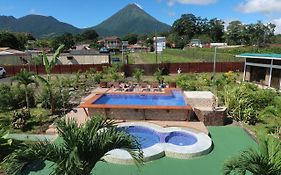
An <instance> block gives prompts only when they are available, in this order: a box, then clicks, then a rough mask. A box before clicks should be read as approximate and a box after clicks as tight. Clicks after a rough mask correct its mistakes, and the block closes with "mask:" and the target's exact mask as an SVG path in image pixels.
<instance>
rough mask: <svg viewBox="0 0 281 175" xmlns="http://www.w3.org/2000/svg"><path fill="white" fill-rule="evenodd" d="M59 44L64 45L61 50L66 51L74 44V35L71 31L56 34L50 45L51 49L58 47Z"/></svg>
mask: <svg viewBox="0 0 281 175" xmlns="http://www.w3.org/2000/svg"><path fill="white" fill-rule="evenodd" d="M60 45H64V48H63V50H62V51H63V52H67V51H68V50H69V49H70V48H72V47H73V46H74V45H75V42H74V37H73V35H72V34H71V33H64V34H63V35H62V36H58V37H56V38H54V39H53V41H52V42H51V46H52V48H53V50H56V49H57V48H59V46H60Z"/></svg>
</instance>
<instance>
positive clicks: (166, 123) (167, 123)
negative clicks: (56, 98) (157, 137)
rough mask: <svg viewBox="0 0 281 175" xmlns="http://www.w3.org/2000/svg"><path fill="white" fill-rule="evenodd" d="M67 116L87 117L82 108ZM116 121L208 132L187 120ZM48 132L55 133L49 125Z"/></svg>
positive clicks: (80, 121) (203, 126) (74, 117)
mask: <svg viewBox="0 0 281 175" xmlns="http://www.w3.org/2000/svg"><path fill="white" fill-rule="evenodd" d="M66 117H67V118H69V119H70V118H72V119H75V120H76V121H77V122H78V124H83V123H85V122H86V121H87V120H88V119H89V117H88V116H87V115H86V113H85V111H84V109H82V108H74V109H73V110H72V111H71V112H69V113H68V114H67V115H66ZM115 121H116V122H117V123H123V122H148V123H153V124H156V125H159V126H162V127H183V128H190V129H194V130H197V131H199V132H203V133H205V134H209V131H208V129H207V127H206V126H205V125H204V123H203V122H189V121H158V120H144V121H139V120H138V121H136V120H115ZM46 133H48V134H56V130H55V127H54V126H53V125H51V126H50V127H49V129H48V130H47V131H46Z"/></svg>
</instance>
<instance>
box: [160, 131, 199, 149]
mask: <svg viewBox="0 0 281 175" xmlns="http://www.w3.org/2000/svg"><path fill="white" fill-rule="evenodd" d="M165 142H166V143H171V144H174V145H178V146H187V145H193V144H195V143H196V142H197V139H196V137H195V136H194V135H192V134H188V133H184V132H171V133H170V134H169V135H168V136H167V137H166V138H165Z"/></svg>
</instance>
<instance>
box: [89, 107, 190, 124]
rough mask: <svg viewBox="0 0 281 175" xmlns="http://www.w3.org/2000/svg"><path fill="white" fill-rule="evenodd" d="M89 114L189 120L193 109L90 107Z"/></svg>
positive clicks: (141, 118) (119, 118) (120, 118)
mask: <svg viewBox="0 0 281 175" xmlns="http://www.w3.org/2000/svg"><path fill="white" fill-rule="evenodd" d="M88 111H89V116H93V115H95V114H102V115H105V116H106V117H108V118H111V119H117V120H165V121H189V120H190V116H191V114H192V111H191V110H165V109H96V108H89V110H88Z"/></svg>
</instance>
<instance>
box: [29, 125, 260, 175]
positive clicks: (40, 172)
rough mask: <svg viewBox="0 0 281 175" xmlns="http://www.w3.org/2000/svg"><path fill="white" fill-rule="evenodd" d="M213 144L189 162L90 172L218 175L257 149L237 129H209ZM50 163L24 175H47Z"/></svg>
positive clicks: (161, 161) (169, 160) (103, 167)
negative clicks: (236, 157)
mask: <svg viewBox="0 0 281 175" xmlns="http://www.w3.org/2000/svg"><path fill="white" fill-rule="evenodd" d="M208 129H209V131H210V134H211V137H212V140H213V143H214V149H213V151H212V152H211V153H209V154H208V155H205V156H202V157H197V158H193V159H189V160H181V159H173V158H168V157H163V158H161V159H158V160H155V161H152V162H148V163H146V164H145V165H144V166H142V167H140V168H137V167H136V166H134V165H117V164H111V163H105V162H99V163H98V164H97V166H96V167H95V168H94V169H93V171H92V174H95V175H104V174H110V175H133V174H134V175H135V174H138V175H155V174H161V175H171V174H176V175H194V174H196V175H206V174H208V175H220V174H222V168H223V163H224V161H225V160H226V159H228V158H230V157H231V156H233V155H237V154H239V152H241V151H242V150H244V149H246V148H248V147H251V146H256V143H255V142H254V141H253V140H252V139H251V138H250V136H249V135H248V134H247V133H246V132H245V131H244V130H243V129H242V128H240V127H235V126H225V127H209V128H208ZM51 165H52V163H51V162H45V165H43V166H41V167H33V170H32V168H31V169H30V170H28V171H27V172H25V173H24V175H46V174H49V173H50V172H51V168H50V166H51Z"/></svg>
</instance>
